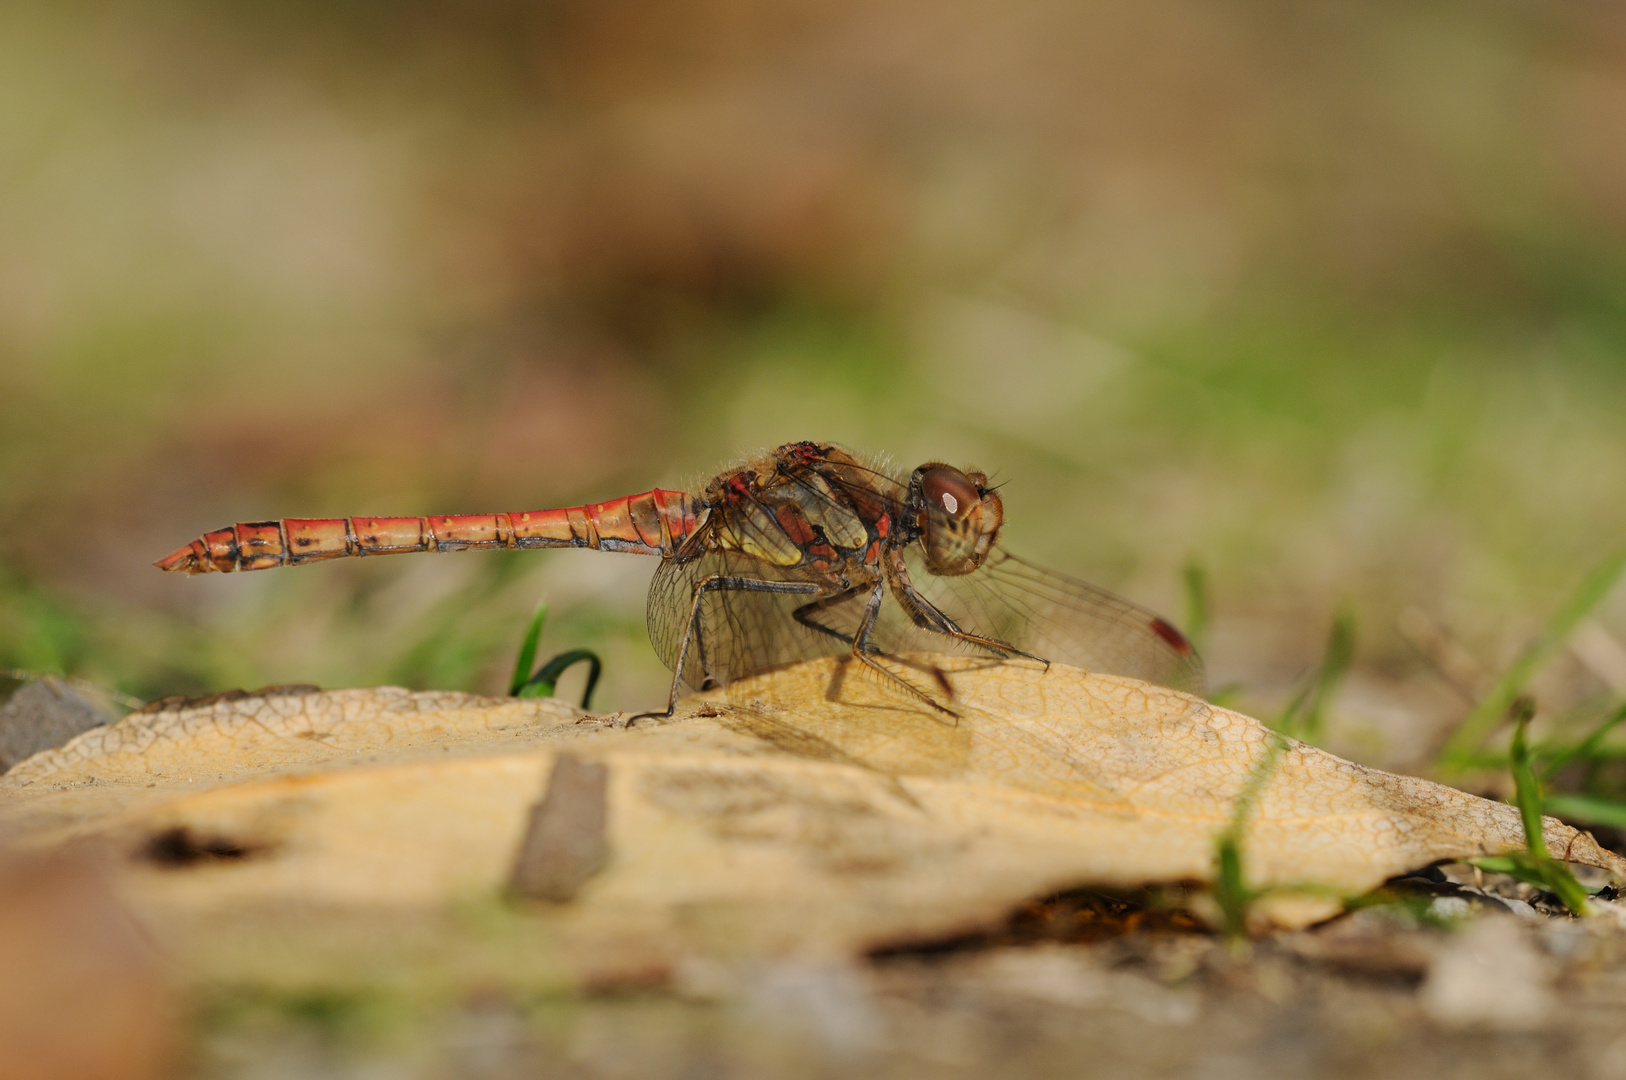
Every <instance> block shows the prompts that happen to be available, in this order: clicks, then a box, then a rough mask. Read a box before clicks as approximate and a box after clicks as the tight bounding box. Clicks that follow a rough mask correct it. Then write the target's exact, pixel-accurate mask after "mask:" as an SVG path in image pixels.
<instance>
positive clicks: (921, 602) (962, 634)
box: [883, 550, 1050, 671]
mask: <svg viewBox="0 0 1626 1080" xmlns="http://www.w3.org/2000/svg"><path fill="white" fill-rule="evenodd" d="M883 565H884V567H885V568H886V576H885V577H886V581H887V583H888V584H890V585H891V587H892V593H893V595H894V596H895V597H896V598H897V601H898V604H899V606H900V607H902V608H903V610H904V612H905V613H907V614H908V616H909V619H910V621H912V622H913V623H914V624H915V625H916V626H918V627H920V628H921V629H922V630H931V631H934V632H936V633H939V634H943V635H946V636H948V637H951V638H954V639H955V640H956V641H963V642H965V643H966V644H968V645H976V646H977V647H979V648H983V649H987V650H988V651H989V652H991V653H994V654H995V655H996V656H999V657H1001V658H1002V659H1007V660H1008V659H1010V658H1011V657H1015V656H1020V657H1022V658H1023V659H1025V660H1033V661H1036V662H1038V663H1040V664H1043V665H1044V666H1045V670H1046V671H1048V670H1050V661H1048V660H1046V659H1045V658H1044V657H1042V656H1034V655H1033V654H1032V653H1030V652H1023V651H1022V650H1021V649H1018V648H1017V647H1016V646H1015V645H1012V644H1011V643H1010V642H1008V641H1001V640H999V639H998V638H991V637H985V636H983V635H982V634H972V633H968V632H967V631H965V630H962V629H960V626H959V624H958V623H956V622H955V621H954V620H953V619H951V618H949V617H948V615H947V614H946V613H945V612H944V611H943V610H942V609H941V608H939V607H938V606H937V605H936V604H933V603H932V602H931V601H930V600H928V599H926V598H925V597H924V596H922V595H921V594H920V591H919V590H918V589H916V588H915V585H914V582H912V581H910V580H909V571H908V568H907V567H905V566H904V564H903V552H902V551H901V550H899V551H896V552H894V553H893V555H892V558H891V559H889V560H888V561H887V562H886V563H884V564H883Z"/></svg>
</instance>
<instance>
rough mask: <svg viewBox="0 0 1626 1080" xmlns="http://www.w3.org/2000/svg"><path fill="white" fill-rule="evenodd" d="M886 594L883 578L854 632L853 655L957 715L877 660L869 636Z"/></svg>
mask: <svg viewBox="0 0 1626 1080" xmlns="http://www.w3.org/2000/svg"><path fill="white" fill-rule="evenodd" d="M885 596H886V581H885V580H884V579H883V580H881V581H877V582H876V583H875V588H874V589H873V590H871V592H870V594H869V602H868V603H866V604H865V605H864V618H863V620H862V621H861V622H860V623H859V624H858V632H857V633H856V634H854V635H853V638H852V646H853V656H854V657H856V658H857V659H858V662H859V663H861V664H863V665H864V666H865V667H867V668H869V669H870V670H871V671H874V672H876V673H878V674H880V675H883V676H885V677H886V678H888V679H891V680H892V681H893V682H895V683H897V684H898V685H899V686H901V687H903V688H904V689H905V690H907V691H909V693H911V694H913V695H914V696H915V697H917V698H919V699H920V700H921V701H924V702H925V703H926V704H928V705H930V706H931V707H932V708H934V709H936V710H937V711H938V712H943V713H947V714H948V715H950V716H956V715H957V714H956V713H955V711H954V710H953V709H950V708H948V707H947V706H945V705H944V704H943V703H942V702H940V701H938V700H937V699H936V698H934V697H932V696H931V695H930V694H928V693H926V691H924V690H922V689H921V688H920V687H918V686H916V685H915V684H914V683H912V682H910V681H909V680H908V679H905V678H904V677H903V676H902V675H899V674H897V673H896V672H892V671H888V670H887V669H886V668H884V667H882V666H881V665H880V664H877V663H876V662H875V657H874V654H875V651H876V650H874V649H873V648H871V646H870V643H869V637H870V634H872V633H874V631H875V620H876V617H877V616H878V615H879V614H880V612H881V601H882V600H883V599H884V598H885Z"/></svg>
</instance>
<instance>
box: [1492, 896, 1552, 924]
mask: <svg viewBox="0 0 1626 1080" xmlns="http://www.w3.org/2000/svg"><path fill="white" fill-rule="evenodd" d="M1497 899H1499V900H1501V901H1502V903H1503V904H1504V905H1506V906H1507V909H1508V910H1509V911H1511V912H1513V914H1515V915H1517V916H1519V918H1521V919H1538V918H1540V917H1541V916H1540V914H1539V913H1538V912H1537V911H1536V909H1535V908H1533V907H1531V906H1530V905H1529V904H1527V903H1525V902H1524V901H1523V900H1515V899H1513V897H1511V896H1501V897H1497Z"/></svg>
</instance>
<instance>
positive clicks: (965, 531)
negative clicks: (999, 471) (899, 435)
mask: <svg viewBox="0 0 1626 1080" xmlns="http://www.w3.org/2000/svg"><path fill="white" fill-rule="evenodd" d="M909 498H910V502H911V503H912V504H913V505H914V506H915V507H917V508H918V510H917V515H918V516H917V517H916V524H917V525H918V526H919V528H920V544H921V547H922V548H924V549H925V553H926V569H928V570H930V571H931V572H932V573H934V574H938V575H940V576H945V577H955V576H958V575H960V574H969V573H971V571H973V570H975V569H976V568H977V567H979V566H981V565H982V562H983V560H984V559H986V558H987V557H988V552H989V551H990V550H991V549H992V548H993V546H994V538H995V537H996V536H998V535H999V526H1000V525H1001V523H1003V522H1004V520H1005V507H1004V505H1003V504H1002V503H1001V502H1000V501H999V495H998V494H997V493H996V492H995V491H993V490H992V489H991V488H989V487H988V477H987V476H986V475H984V474H983V473H980V472H972V473H968V472H961V471H960V470H959V469H956V468H954V467H953V466H951V465H943V464H940V463H937V462H933V463H932V464H930V465H922V466H921V467H920V468H918V469H916V470H915V472H914V475H913V476H911V477H910V478H909Z"/></svg>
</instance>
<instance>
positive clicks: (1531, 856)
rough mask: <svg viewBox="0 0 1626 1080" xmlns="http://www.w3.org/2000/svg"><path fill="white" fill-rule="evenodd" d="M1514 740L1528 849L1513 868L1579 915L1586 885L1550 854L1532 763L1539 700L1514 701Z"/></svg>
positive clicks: (1514, 761)
mask: <svg viewBox="0 0 1626 1080" xmlns="http://www.w3.org/2000/svg"><path fill="white" fill-rule="evenodd" d="M1513 709H1514V712H1513V744H1512V748H1511V749H1510V751H1509V755H1508V756H1509V758H1510V761H1511V765H1512V770H1513V792H1514V794H1513V801H1514V803H1515V804H1516V805H1517V806H1518V808H1519V820H1520V821H1521V822H1522V823H1523V825H1524V844H1525V849H1526V850H1525V851H1523V852H1519V853H1517V854H1515V855H1514V856H1511V858H1512V863H1511V866H1512V869H1511V870H1510V871H1509V872H1510V873H1512V874H1513V876H1515V877H1517V878H1519V879H1520V880H1521V881H1528V882H1530V883H1531V884H1533V885H1538V886H1541V887H1542V888H1545V889H1547V890H1548V891H1550V892H1552V893H1553V895H1555V896H1557V897H1558V898H1559V899H1560V900H1561V901H1563V903H1564V906H1565V907H1567V908H1569V909H1570V910H1571V911H1573V912H1575V914H1577V915H1585V914H1586V913H1587V899H1586V889H1585V888H1583V887H1582V885H1581V883H1580V882H1579V881H1577V880H1575V875H1574V874H1572V873H1570V869H1569V867H1568V866H1565V865H1564V864H1563V863H1561V862H1559V861H1558V860H1556V859H1553V858H1550V857H1549V856H1548V854H1547V837H1546V836H1545V835H1544V833H1543V830H1542V824H1541V814H1542V810H1543V809H1544V804H1543V801H1542V797H1541V782H1540V781H1539V780H1537V779H1536V772H1535V769H1533V768H1532V767H1531V764H1530V746H1529V742H1528V740H1527V733H1528V730H1529V727H1530V718H1531V717H1532V716H1534V715H1535V714H1536V706H1535V702H1533V701H1531V700H1530V699H1529V698H1528V697H1520V698H1518V699H1516V700H1515V701H1514V703H1513Z"/></svg>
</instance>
